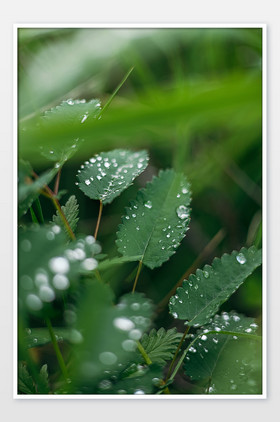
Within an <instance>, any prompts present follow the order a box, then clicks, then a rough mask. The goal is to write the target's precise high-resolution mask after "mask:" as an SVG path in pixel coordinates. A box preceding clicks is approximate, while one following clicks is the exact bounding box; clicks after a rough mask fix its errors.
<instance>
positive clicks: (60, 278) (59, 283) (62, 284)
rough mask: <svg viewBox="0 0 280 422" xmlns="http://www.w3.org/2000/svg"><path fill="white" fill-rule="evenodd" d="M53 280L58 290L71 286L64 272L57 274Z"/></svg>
mask: <svg viewBox="0 0 280 422" xmlns="http://www.w3.org/2000/svg"><path fill="white" fill-rule="evenodd" d="M52 282H53V285H54V287H55V288H56V289H58V290H65V289H67V288H68V287H69V280H68V278H67V277H66V276H65V275H64V274H56V275H55V276H54V278H53V281H52Z"/></svg>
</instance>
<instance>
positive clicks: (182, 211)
mask: <svg viewBox="0 0 280 422" xmlns="http://www.w3.org/2000/svg"><path fill="white" fill-rule="evenodd" d="M176 213H177V215H178V217H179V218H180V219H181V220H183V219H185V218H188V216H189V211H188V208H187V207H185V205H180V206H179V207H178V208H177V210H176Z"/></svg>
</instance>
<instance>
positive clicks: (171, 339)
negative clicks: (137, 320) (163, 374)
mask: <svg viewBox="0 0 280 422" xmlns="http://www.w3.org/2000/svg"><path fill="white" fill-rule="evenodd" d="M182 336H183V334H181V333H178V332H177V331H176V328H171V329H170V330H167V331H166V330H165V329H164V328H160V329H159V330H158V331H156V330H155V329H154V328H153V329H152V330H151V331H150V333H149V334H144V335H143V337H142V338H141V341H140V343H141V344H142V346H143V348H144V349H145V352H146V353H147V354H148V356H149V358H150V359H151V361H152V362H153V363H158V364H160V365H165V363H166V362H167V361H169V360H171V359H172V358H173V355H174V353H175V351H176V349H177V346H178V344H179V343H180V340H181V338H182Z"/></svg>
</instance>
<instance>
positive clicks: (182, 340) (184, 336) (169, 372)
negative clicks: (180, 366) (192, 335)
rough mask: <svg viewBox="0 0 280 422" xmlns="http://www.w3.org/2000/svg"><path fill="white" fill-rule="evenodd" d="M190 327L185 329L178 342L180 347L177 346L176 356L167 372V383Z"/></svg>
mask: <svg viewBox="0 0 280 422" xmlns="http://www.w3.org/2000/svg"><path fill="white" fill-rule="evenodd" d="M189 329H190V327H189V326H188V327H187V328H186V331H185V332H184V334H183V337H182V338H181V341H180V343H179V344H178V347H177V349H176V352H175V354H174V356H173V359H172V362H171V364H170V366H169V369H168V372H167V375H166V378H165V383H167V381H168V379H169V376H170V374H171V371H172V368H173V366H174V364H175V361H176V358H177V356H178V353H179V351H180V349H181V347H182V344H183V343H184V340H185V338H186V336H187V334H188V332H189Z"/></svg>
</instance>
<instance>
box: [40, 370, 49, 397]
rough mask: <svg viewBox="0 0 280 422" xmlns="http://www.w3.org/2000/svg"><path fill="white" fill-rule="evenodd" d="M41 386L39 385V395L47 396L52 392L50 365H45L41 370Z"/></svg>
mask: <svg viewBox="0 0 280 422" xmlns="http://www.w3.org/2000/svg"><path fill="white" fill-rule="evenodd" d="M39 380H40V385H38V387H37V390H38V393H39V394H47V393H49V391H50V386H49V374H48V365H47V364H45V365H43V366H42V368H41V369H40V373H39Z"/></svg>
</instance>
